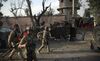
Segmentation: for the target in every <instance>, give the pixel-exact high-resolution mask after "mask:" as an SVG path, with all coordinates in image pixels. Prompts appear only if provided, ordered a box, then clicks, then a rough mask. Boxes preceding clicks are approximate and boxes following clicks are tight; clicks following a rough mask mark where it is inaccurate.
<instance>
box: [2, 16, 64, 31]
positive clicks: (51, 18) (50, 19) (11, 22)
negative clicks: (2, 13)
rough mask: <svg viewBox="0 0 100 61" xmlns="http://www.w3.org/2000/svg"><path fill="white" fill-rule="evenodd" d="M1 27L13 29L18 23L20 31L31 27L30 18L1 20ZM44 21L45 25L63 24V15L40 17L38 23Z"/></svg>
mask: <svg viewBox="0 0 100 61" xmlns="http://www.w3.org/2000/svg"><path fill="white" fill-rule="evenodd" d="M1 21H2V22H3V27H9V28H13V25H14V24H16V23H19V25H20V27H21V28H22V29H25V27H26V26H32V22H31V20H30V17H18V18H17V19H16V18H15V17H9V18H2V20H1ZM42 21H45V22H46V24H47V25H49V24H54V22H60V23H61V22H63V21H65V16H64V15H55V16H42V18H41V20H40V22H42Z"/></svg>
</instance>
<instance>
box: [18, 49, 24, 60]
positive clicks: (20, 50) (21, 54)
mask: <svg viewBox="0 0 100 61" xmlns="http://www.w3.org/2000/svg"><path fill="white" fill-rule="evenodd" d="M18 52H19V53H20V56H21V58H22V59H23V61H25V57H24V55H23V51H22V49H19V51H18Z"/></svg>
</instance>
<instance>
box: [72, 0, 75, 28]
mask: <svg viewBox="0 0 100 61" xmlns="http://www.w3.org/2000/svg"><path fill="white" fill-rule="evenodd" d="M74 23H75V0H72V27H75V24H74Z"/></svg>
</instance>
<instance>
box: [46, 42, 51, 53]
mask: <svg viewBox="0 0 100 61" xmlns="http://www.w3.org/2000/svg"><path fill="white" fill-rule="evenodd" d="M46 48H47V52H50V47H49V43H48V41H47V40H46Z"/></svg>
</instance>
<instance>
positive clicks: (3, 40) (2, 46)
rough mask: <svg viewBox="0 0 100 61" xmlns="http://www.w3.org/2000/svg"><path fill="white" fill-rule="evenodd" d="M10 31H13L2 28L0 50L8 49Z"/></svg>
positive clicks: (0, 30)
mask: <svg viewBox="0 0 100 61" xmlns="http://www.w3.org/2000/svg"><path fill="white" fill-rule="evenodd" d="M10 31H12V30H11V29H9V28H3V27H2V28H0V49H6V48H7V39H8V35H9V33H10Z"/></svg>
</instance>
